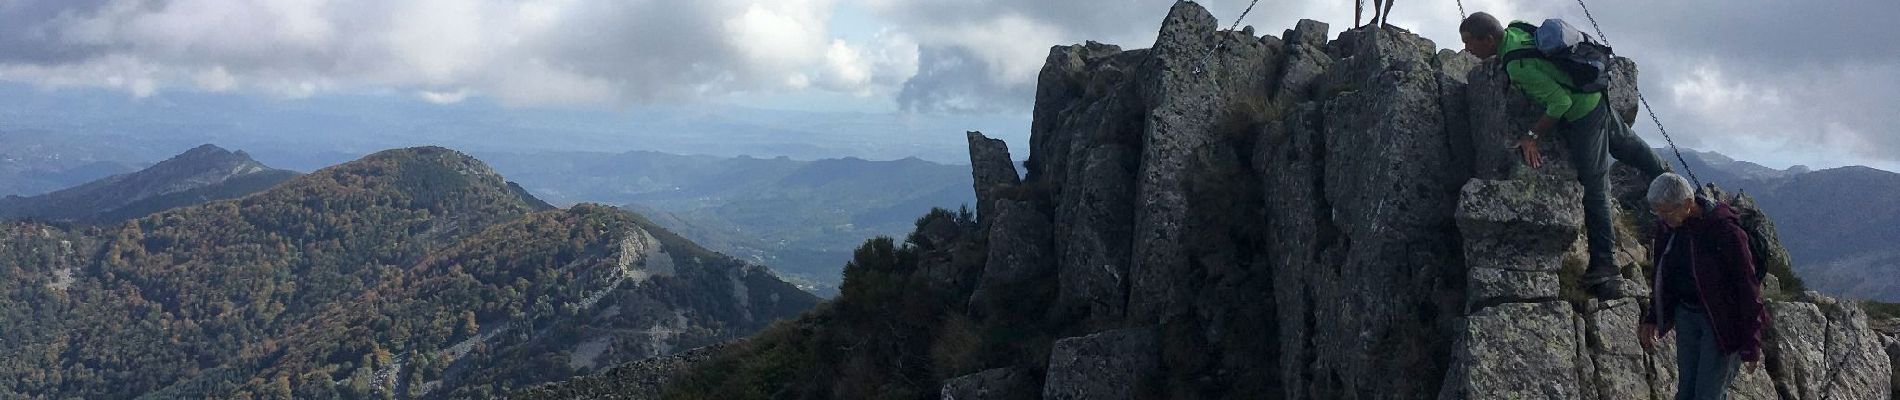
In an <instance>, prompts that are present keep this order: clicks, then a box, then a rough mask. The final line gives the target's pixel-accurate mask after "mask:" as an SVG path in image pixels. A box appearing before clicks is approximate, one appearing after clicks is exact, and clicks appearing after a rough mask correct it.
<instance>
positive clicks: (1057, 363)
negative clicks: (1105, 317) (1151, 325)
mask: <svg viewBox="0 0 1900 400" xmlns="http://www.w3.org/2000/svg"><path fill="white" fill-rule="evenodd" d="M1155 344H1156V342H1155V333H1154V331H1152V330H1148V329H1139V328H1130V329H1120V330H1113V331H1107V332H1102V333H1097V334H1093V335H1088V336H1082V337H1073V338H1068V339H1062V340H1058V341H1056V342H1055V345H1054V346H1053V347H1052V348H1051V349H1050V350H1049V353H1050V354H1049V375H1048V378H1046V380H1045V382H1044V383H1043V386H1042V398H1044V399H1064V400H1069V399H1101V400H1118V399H1135V398H1145V397H1138V396H1139V395H1140V394H1141V393H1140V390H1141V389H1142V388H1143V386H1146V385H1145V384H1146V383H1147V381H1148V380H1150V379H1152V378H1154V377H1156V376H1157V371H1156V368H1157V367H1159V366H1160V365H1161V363H1160V360H1159V359H1158V358H1159V356H1160V354H1158V352H1157V351H1156V348H1155Z"/></svg>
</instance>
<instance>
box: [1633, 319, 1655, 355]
mask: <svg viewBox="0 0 1900 400" xmlns="http://www.w3.org/2000/svg"><path fill="white" fill-rule="evenodd" d="M1636 336H1637V341H1638V343H1641V344H1642V345H1643V350H1644V351H1655V350H1656V324H1643V325H1642V326H1641V327H1638V328H1636Z"/></svg>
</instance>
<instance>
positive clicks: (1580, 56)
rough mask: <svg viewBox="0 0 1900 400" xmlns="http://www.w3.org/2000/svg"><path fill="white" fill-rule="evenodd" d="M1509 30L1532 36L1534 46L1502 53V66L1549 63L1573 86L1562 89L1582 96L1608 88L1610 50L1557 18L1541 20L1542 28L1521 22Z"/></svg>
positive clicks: (1512, 24) (1514, 23)
mask: <svg viewBox="0 0 1900 400" xmlns="http://www.w3.org/2000/svg"><path fill="white" fill-rule="evenodd" d="M1511 27H1512V28H1517V29H1518V30H1522V31H1524V32H1525V33H1529V34H1531V37H1533V38H1535V41H1536V43H1537V46H1536V47H1535V48H1529V49H1517V50H1512V51H1511V52H1508V53H1504V56H1503V59H1504V64H1506V65H1508V64H1510V63H1511V62H1512V61H1517V60H1521V59H1525V58H1542V59H1545V60H1550V63H1551V64H1554V65H1556V66H1557V69H1558V70H1560V71H1563V72H1564V74H1566V75H1569V76H1570V82H1571V83H1572V84H1573V85H1574V86H1573V85H1565V88H1568V89H1570V90H1572V91H1576V92H1582V93H1597V92H1602V91H1604V90H1608V89H1609V88H1610V74H1609V72H1607V71H1608V70H1609V65H1610V58H1611V57H1612V54H1613V53H1611V51H1610V46H1605V45H1603V44H1602V43H1597V41H1596V40H1595V39H1591V38H1590V35H1588V34H1585V33H1583V32H1582V31H1578V30H1577V29H1576V28H1574V27H1571V26H1570V24H1569V23H1566V22H1564V20H1561V19H1556V18H1551V19H1547V20H1544V26H1543V27H1542V28H1539V27H1537V26H1534V25H1531V24H1528V23H1524V22H1521V21H1519V22H1511ZM1559 84H1562V82H1559Z"/></svg>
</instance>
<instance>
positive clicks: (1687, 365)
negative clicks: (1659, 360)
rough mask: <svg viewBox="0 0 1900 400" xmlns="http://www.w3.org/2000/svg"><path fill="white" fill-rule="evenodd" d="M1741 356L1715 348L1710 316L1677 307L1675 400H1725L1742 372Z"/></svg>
mask: <svg viewBox="0 0 1900 400" xmlns="http://www.w3.org/2000/svg"><path fill="white" fill-rule="evenodd" d="M1741 366H1742V362H1741V355H1739V354H1736V353H1722V351H1721V350H1717V349H1716V348H1715V330H1714V329H1713V328H1711V327H1710V326H1709V316H1708V315H1707V314H1704V313H1703V312H1702V311H1697V310H1691V309H1689V308H1688V307H1686V306H1682V305H1677V306H1676V370H1677V371H1680V372H1681V373H1680V375H1681V376H1682V379H1681V380H1680V381H1677V382H1676V400H1723V399H1727V398H1728V384H1729V381H1733V380H1735V375H1736V373H1737V372H1739V371H1740V370H1741Z"/></svg>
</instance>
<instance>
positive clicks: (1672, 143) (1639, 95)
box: [1460, 0, 1702, 188]
mask: <svg viewBox="0 0 1900 400" xmlns="http://www.w3.org/2000/svg"><path fill="white" fill-rule="evenodd" d="M1460 3H1461V4H1462V0H1461V1H1460ZM1462 7H1463V6H1460V8H1462ZM1577 7H1581V8H1583V17H1584V18H1587V19H1589V20H1590V29H1592V30H1595V31H1596V32H1597V41H1600V42H1603V46H1605V47H1611V46H1610V38H1609V37H1607V36H1603V27H1602V26H1598V25H1597V17H1596V16H1594V15H1590V6H1588V5H1585V4H1583V0H1577ZM1461 12H1462V11H1461ZM1630 89H1631V90H1632V91H1635V92H1636V101H1637V102H1640V103H1642V104H1643V111H1646V112H1649V120H1650V122H1654V123H1656V131H1657V132H1662V136H1663V141H1665V142H1668V143H1669V151H1671V152H1674V153H1676V162H1680V163H1682V172H1686V173H1688V174H1689V180H1690V181H1693V182H1695V186H1696V187H1697V188H1701V187H1702V179H1700V178H1696V176H1695V170H1694V169H1690V168H1689V160H1687V159H1684V158H1682V149H1681V148H1679V147H1676V139H1675V138H1672V137H1669V129H1666V128H1663V123H1662V119H1661V118H1656V108H1655V107H1650V106H1649V98H1646V97H1643V87H1642V86H1641V85H1634V84H1632V85H1631V86H1630ZM1610 112H1616V111H1615V110H1610Z"/></svg>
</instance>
